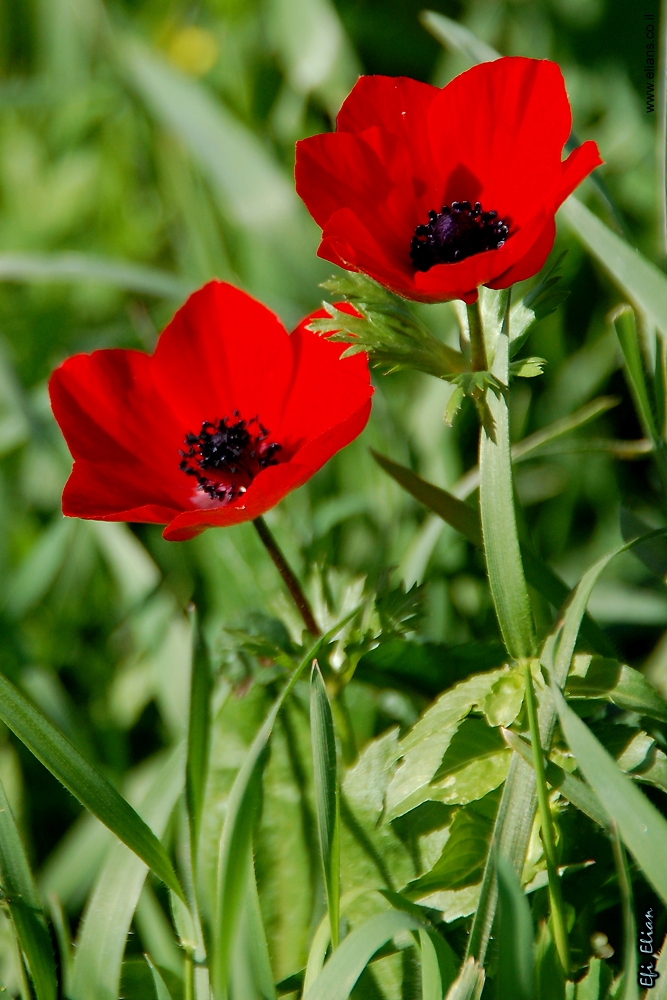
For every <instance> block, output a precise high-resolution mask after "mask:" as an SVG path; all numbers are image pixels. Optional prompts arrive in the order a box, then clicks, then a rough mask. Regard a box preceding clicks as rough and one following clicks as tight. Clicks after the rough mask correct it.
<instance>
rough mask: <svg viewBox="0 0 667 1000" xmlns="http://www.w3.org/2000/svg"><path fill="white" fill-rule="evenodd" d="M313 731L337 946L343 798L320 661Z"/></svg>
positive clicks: (314, 682) (314, 678) (313, 686)
mask: <svg viewBox="0 0 667 1000" xmlns="http://www.w3.org/2000/svg"><path fill="white" fill-rule="evenodd" d="M310 732H311V741H312V752H313V776H314V780H315V805H316V809H317V828H318V831H319V839H320V855H321V859H322V870H323V874H324V885H325V888H326V895H327V906H328V909H329V923H330V925H331V941H332V945H333V947H334V948H337V947H338V924H339V922H340V800H339V795H338V772H337V764H336V737H335V735H334V723H333V716H332V714H331V706H330V704H329V699H328V697H327V692H326V688H325V687H324V681H323V680H322V674H321V672H320V668H319V665H318V663H317V661H316V662H315V663H314V665H313V669H312V672H311V675H310Z"/></svg>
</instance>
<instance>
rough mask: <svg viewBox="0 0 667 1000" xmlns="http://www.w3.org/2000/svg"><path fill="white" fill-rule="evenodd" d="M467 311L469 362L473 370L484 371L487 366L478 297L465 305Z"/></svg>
mask: <svg viewBox="0 0 667 1000" xmlns="http://www.w3.org/2000/svg"><path fill="white" fill-rule="evenodd" d="M466 309H467V311H468V326H469V327H470V363H471V365H472V370H473V371H474V372H485V371H486V370H487V368H488V362H487V360H486V346H485V344H484V330H483V328H482V314H481V312H480V309H479V299H477V301H476V302H473V303H472V305H466Z"/></svg>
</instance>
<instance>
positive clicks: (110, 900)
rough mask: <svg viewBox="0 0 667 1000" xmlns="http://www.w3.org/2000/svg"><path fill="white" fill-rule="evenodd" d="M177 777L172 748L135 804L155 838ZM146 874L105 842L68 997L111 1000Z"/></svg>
mask: <svg viewBox="0 0 667 1000" xmlns="http://www.w3.org/2000/svg"><path fill="white" fill-rule="evenodd" d="M183 778H184V775H183V749H182V747H177V748H176V749H175V750H174V751H172V752H171V754H170V755H169V757H168V758H167V760H166V762H164V763H163V764H162V766H161V767H160V768H159V771H158V772H157V774H156V775H155V777H154V778H153V780H152V781H151V783H150V785H149V787H148V789H147V790H146V792H145V793H144V798H143V801H142V803H141V805H140V808H141V810H142V812H143V814H144V816H145V817H146V821H147V823H149V824H150V827H149V829H150V828H151V827H152V830H151V832H152V833H153V830H154V831H155V833H153V836H155V837H156V840H157V836H162V835H163V834H164V831H165V829H166V827H167V824H168V822H169V819H170V817H171V815H172V813H173V810H174V806H175V805H176V802H177V800H178V798H179V796H180V795H181V793H182V791H183V783H184V782H183ZM142 822H143V820H142ZM157 842H158V843H160V841H159V840H158V841H157ZM146 875H147V870H146V865H145V863H144V862H143V861H142V860H141V859H140V858H139V857H138V856H137V855H136V854H135V853H133V852H132V851H131V850H128V848H127V847H126V846H125V845H124V844H119V843H114V844H112V845H111V848H110V850H109V853H108V855H107V857H106V859H105V861H104V864H103V866H102V869H101V871H100V873H99V875H98V878H97V880H96V883H95V886H94V887H93V890H92V893H91V895H90V896H89V898H88V901H87V903H86V908H85V911H84V916H83V922H82V924H81V925H80V929H79V934H78V939H77V943H76V948H75V952H74V967H73V973H72V987H71V998H72V1000H117V997H118V995H119V994H118V986H119V982H120V976H121V967H122V963H123V955H124V953H125V947H126V944H127V936H128V933H129V930H130V926H131V923H132V918H133V916H134V911H135V909H136V906H137V903H138V901H139V897H140V895H141V891H142V889H143V886H144V882H145V880H146Z"/></svg>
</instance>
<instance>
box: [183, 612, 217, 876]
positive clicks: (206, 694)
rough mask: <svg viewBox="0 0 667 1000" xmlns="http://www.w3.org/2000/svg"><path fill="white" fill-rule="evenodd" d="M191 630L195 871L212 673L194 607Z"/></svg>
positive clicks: (189, 780)
mask: <svg viewBox="0 0 667 1000" xmlns="http://www.w3.org/2000/svg"><path fill="white" fill-rule="evenodd" d="M190 627H191V629H192V670H191V674H190V712H189V721H188V756H187V761H186V765H185V797H186V802H187V807H188V820H189V823H190V845H191V846H190V852H191V857H192V866H193V869H194V870H195V871H196V870H197V849H198V844H199V828H200V825H201V814H202V808H203V805H204V790H205V787H206V777H207V774H208V751H209V742H210V729H211V723H210V714H211V711H210V700H211V692H212V690H213V675H212V673H211V664H210V659H209V655H208V650H207V648H206V643H205V641H204V637H203V636H202V634H201V629H200V626H199V619H198V616H197V610H196V608H194V606H193V607H192V608H191V610H190Z"/></svg>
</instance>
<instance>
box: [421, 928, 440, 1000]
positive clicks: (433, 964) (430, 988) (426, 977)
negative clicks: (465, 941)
mask: <svg viewBox="0 0 667 1000" xmlns="http://www.w3.org/2000/svg"><path fill="white" fill-rule="evenodd" d="M419 944H420V945H421V956H422V1000H442V979H441V977H440V964H439V962H438V953H437V952H436V950H435V946H434V944H433V942H432V940H431V936H430V934H429V933H428V931H425V930H421V928H420V930H419Z"/></svg>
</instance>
